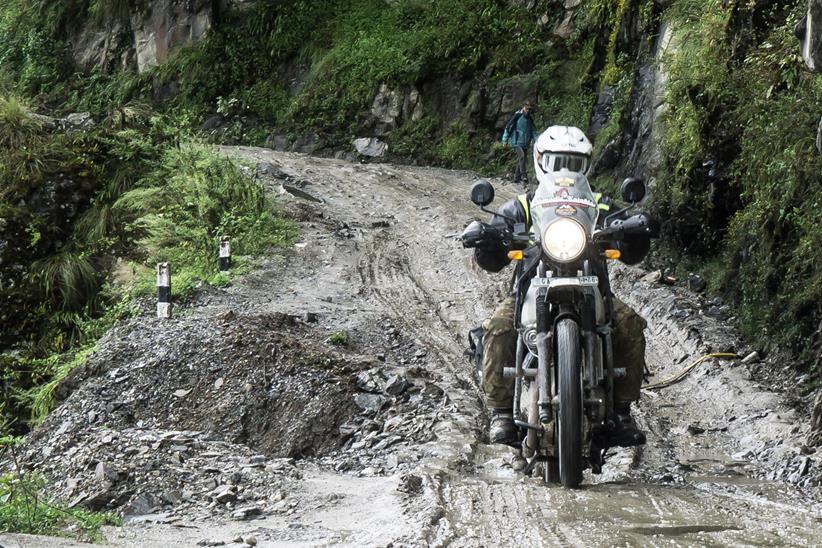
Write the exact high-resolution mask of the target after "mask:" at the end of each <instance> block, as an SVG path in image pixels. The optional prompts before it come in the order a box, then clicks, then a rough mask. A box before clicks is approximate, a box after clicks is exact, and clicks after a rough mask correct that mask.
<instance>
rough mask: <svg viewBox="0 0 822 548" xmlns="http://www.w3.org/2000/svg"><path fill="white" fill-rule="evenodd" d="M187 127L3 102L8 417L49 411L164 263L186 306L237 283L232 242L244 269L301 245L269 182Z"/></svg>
mask: <svg viewBox="0 0 822 548" xmlns="http://www.w3.org/2000/svg"><path fill="white" fill-rule="evenodd" d="M176 126H177V121H176V120H174V119H170V118H168V117H166V116H157V115H154V114H152V113H151V112H150V111H147V110H145V109H140V108H132V107H130V108H124V109H120V110H118V111H116V112H114V113H112V115H111V116H109V117H108V118H106V119H105V120H104V121H103V122H102V123H100V124H99V125H98V126H97V127H96V128H95V129H93V130H89V131H83V132H75V133H65V132H62V131H53V130H50V129H48V128H47V127H46V124H45V123H44V122H42V121H40V119H38V118H35V117H32V115H31V114H30V113H29V112H28V111H27V110H26V108H25V106H24V105H22V103H21V102H20V101H19V100H17V99H14V98H2V99H0V152H2V155H0V223H1V224H2V228H3V240H4V241H5V242H6V245H5V246H4V247H3V248H2V249H0V259H2V264H3V265H4V269H3V272H2V274H0V278H2V282H3V283H2V284H0V301H1V302H2V303H3V305H4V306H3V312H0V326H2V338H1V339H0V344H1V345H2V348H4V349H9V348H14V349H15V350H16V351H15V353H6V354H2V355H0V378H2V380H3V381H4V382H3V386H4V387H5V388H4V390H5V391H6V392H5V393H4V394H3V400H4V409H3V411H4V413H5V414H6V416H7V417H17V418H23V417H29V416H30V417H32V418H33V419H35V420H38V419H40V418H42V417H44V416H45V414H46V413H47V412H48V411H49V410H50V408H51V406H52V404H53V393H54V390H55V388H56V387H57V385H58V384H59V382H60V381H61V380H62V379H63V378H65V376H66V375H67V374H68V373H69V372H70V371H71V369H73V368H74V367H75V366H76V365H78V364H80V363H82V362H83V361H84V359H85V357H86V355H87V354H88V353H89V352H90V351H91V349H92V348H93V346H94V343H95V342H96V340H97V339H98V338H99V337H100V336H102V335H103V334H104V333H105V331H106V330H107V329H108V328H109V327H110V326H111V325H113V323H114V322H116V321H117V320H120V319H123V318H127V317H129V316H132V315H134V314H135V313H137V308H136V307H135V306H134V305H133V304H132V301H133V299H134V298H135V297H137V296H140V295H145V294H149V293H153V292H154V291H155V288H154V277H153V276H154V271H153V265H154V264H156V263H157V262H160V261H170V262H171V263H172V265H173V266H172V267H173V268H174V269H175V271H174V275H175V276H174V280H175V282H174V284H173V290H174V296H175V298H177V299H179V298H181V297H184V296H185V295H187V294H189V293H191V292H192V291H193V290H194V288H195V287H196V286H197V285H198V284H200V283H202V282H206V283H211V284H213V285H225V284H226V283H228V281H229V280H228V278H227V277H226V276H225V275H223V274H219V273H218V272H217V252H216V250H217V249H218V241H219V237H220V235H222V234H230V235H231V236H232V239H233V245H234V250H235V255H236V256H237V258H238V266H239V268H240V269H241V270H242V269H243V268H247V266H248V264H247V261H245V264H244V259H243V256H253V255H257V254H259V253H261V252H263V251H265V250H266V249H267V248H268V247H270V246H272V245H278V244H284V243H287V242H289V241H290V239H291V238H292V237H293V235H294V227H293V224H292V223H290V222H288V221H285V220H282V219H280V218H278V217H277V216H276V214H275V211H274V209H273V206H272V204H271V202H270V199H269V198H268V197H267V196H266V195H265V193H264V191H263V189H262V187H260V185H259V184H258V183H256V182H255V181H254V180H253V179H252V178H251V177H249V176H247V175H245V174H244V173H243V172H242V168H241V167H240V166H237V165H236V164H234V163H232V162H230V161H229V160H227V159H225V158H222V157H220V156H218V155H217V154H216V153H215V152H213V151H212V150H211V149H209V148H206V147H204V146H202V145H197V144H194V143H193V141H192V137H191V136H190V135H188V134H187V133H186V132H185V131H181V130H179V129H177V128H176ZM235 272H236V269H235ZM23 428H24V424H22V423H20V422H19V421H18V424H17V425H16V431H18V432H19V431H22V429H23Z"/></svg>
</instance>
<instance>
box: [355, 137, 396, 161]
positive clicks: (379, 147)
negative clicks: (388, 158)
mask: <svg viewBox="0 0 822 548" xmlns="http://www.w3.org/2000/svg"><path fill="white" fill-rule="evenodd" d="M352 144H353V145H354V148H355V149H356V151H357V153H359V154H362V155H363V156H368V157H371V158H381V157H382V156H384V155H385V153H386V152H387V151H388V145H387V144H386V143H385V141H382V140H380V139H378V138H376V137H370V138H369V137H362V138H360V139H354V141H353V142H352Z"/></svg>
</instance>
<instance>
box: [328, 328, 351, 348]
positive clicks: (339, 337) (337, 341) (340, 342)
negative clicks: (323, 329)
mask: <svg viewBox="0 0 822 548" xmlns="http://www.w3.org/2000/svg"><path fill="white" fill-rule="evenodd" d="M328 342H330V343H331V344H333V345H334V346H348V331H335V332H334V333H332V334H331V335H330V336H329V337H328Z"/></svg>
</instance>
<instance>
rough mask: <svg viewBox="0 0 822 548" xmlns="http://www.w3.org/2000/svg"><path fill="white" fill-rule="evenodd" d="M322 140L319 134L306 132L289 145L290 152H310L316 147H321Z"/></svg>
mask: <svg viewBox="0 0 822 548" xmlns="http://www.w3.org/2000/svg"><path fill="white" fill-rule="evenodd" d="M322 146H323V142H322V140H321V139H320V136H319V135H317V134H316V133H308V134H306V135H303V136H301V137H299V138H297V140H296V141H294V144H293V145H291V151H292V152H300V153H303V154H312V153H313V152H315V151H316V150H317V149H320V148H322Z"/></svg>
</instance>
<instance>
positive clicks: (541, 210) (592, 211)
mask: <svg viewBox="0 0 822 548" xmlns="http://www.w3.org/2000/svg"><path fill="white" fill-rule="evenodd" d="M531 216H532V219H533V221H532V222H533V224H534V232H535V234H536V235H537V238H541V235H542V233H543V231H544V230H545V228H546V227H547V226H548V225H549V224H550V223H551V222H552V221H554V220H555V219H556V218H557V217H567V218H571V219H574V220H576V221H577V222H579V224H581V225H582V227H583V228H584V229H585V232H586V234H587V235H588V237H589V238H590V237H591V236H592V234H593V232H594V227H596V223H597V217H598V216H599V207H598V205H597V201H596V197H595V196H594V193H593V191H592V190H591V185H590V184H589V183H588V179H587V178H586V177H585V175H582V174H581V173H576V172H574V171H568V170H561V171H558V172H556V173H551V174H548V178H547V179H544V180H543V181H542V183H540V185H539V188H537V191H536V192H535V193H534V199H533V200H532V202H531Z"/></svg>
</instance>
